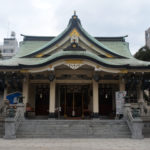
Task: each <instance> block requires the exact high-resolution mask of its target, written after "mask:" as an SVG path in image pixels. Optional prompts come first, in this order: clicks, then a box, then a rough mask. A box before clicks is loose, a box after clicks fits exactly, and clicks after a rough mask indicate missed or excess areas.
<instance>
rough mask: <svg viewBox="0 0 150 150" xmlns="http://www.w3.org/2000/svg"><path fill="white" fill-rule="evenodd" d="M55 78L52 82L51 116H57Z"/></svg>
mask: <svg viewBox="0 0 150 150" xmlns="http://www.w3.org/2000/svg"><path fill="white" fill-rule="evenodd" d="M55 90H56V86H55V80H53V81H51V82H50V100H49V101H50V103H49V104H50V105H49V118H54V117H55Z"/></svg>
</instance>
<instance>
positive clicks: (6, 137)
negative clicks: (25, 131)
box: [3, 135, 16, 139]
mask: <svg viewBox="0 0 150 150" xmlns="http://www.w3.org/2000/svg"><path fill="white" fill-rule="evenodd" d="M3 138H4V139H16V136H15V135H14V136H6V135H5V136H4V137H3Z"/></svg>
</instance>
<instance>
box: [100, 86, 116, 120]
mask: <svg viewBox="0 0 150 150" xmlns="http://www.w3.org/2000/svg"><path fill="white" fill-rule="evenodd" d="M115 91H117V86H116V85H115V84H99V115H100V116H105V117H106V116H107V117H109V118H111V117H113V116H114V115H115Z"/></svg>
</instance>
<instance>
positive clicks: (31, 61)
mask: <svg viewBox="0 0 150 150" xmlns="http://www.w3.org/2000/svg"><path fill="white" fill-rule="evenodd" d="M67 55H69V56H72V57H73V56H87V57H88V58H92V59H94V60H96V61H97V62H100V63H104V64H106V65H111V66H120V65H129V66H133V67H134V66H143V67H144V66H149V65H150V62H144V61H140V60H137V59H134V58H129V59H123V58H120V59H119V58H116V59H113V58H101V57H99V56H97V55H95V54H93V53H91V52H87V51H80V52H79V51H78V52H77V51H60V52H58V53H55V54H54V55H52V56H49V57H46V58H13V59H10V60H9V61H8V60H4V61H0V66H19V65H26V66H32V65H35V66H36V65H42V64H44V63H46V62H48V61H51V60H54V59H56V58H59V57H61V56H67Z"/></svg>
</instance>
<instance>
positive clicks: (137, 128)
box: [124, 104, 144, 139]
mask: <svg viewBox="0 0 150 150" xmlns="http://www.w3.org/2000/svg"><path fill="white" fill-rule="evenodd" d="M134 111H135V110H134ZM134 111H133V110H132V109H131V106H130V104H125V109H124V118H125V120H126V122H127V124H128V127H129V129H130V131H131V134H132V138H133V139H143V138H144V136H143V133H142V132H143V126H144V124H143V121H142V120H141V118H140V116H139V114H138V113H137V111H135V112H134Z"/></svg>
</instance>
